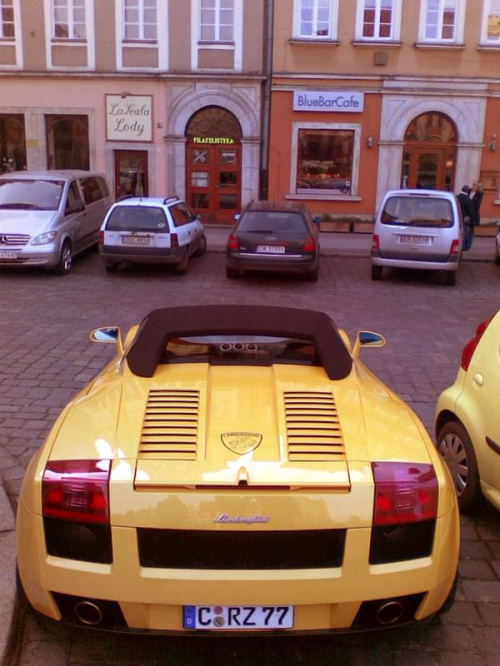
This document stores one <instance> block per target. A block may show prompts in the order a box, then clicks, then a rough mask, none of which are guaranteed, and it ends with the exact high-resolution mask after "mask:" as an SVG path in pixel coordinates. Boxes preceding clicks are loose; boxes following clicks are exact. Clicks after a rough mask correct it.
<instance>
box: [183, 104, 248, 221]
mask: <svg viewBox="0 0 500 666" xmlns="http://www.w3.org/2000/svg"><path fill="white" fill-rule="evenodd" d="M241 136H242V132H241V126H240V124H239V122H238V120H237V119H236V117H235V116H234V115H233V114H232V113H230V112H229V111H227V110H226V109H223V108H221V107H218V106H209V107H205V108H204V109H201V110H200V111H198V112H197V113H195V114H194V115H193V116H192V117H191V119H190V120H189V122H188V124H187V127H186V137H187V153H186V199H187V201H188V203H189V205H190V206H191V208H192V209H193V211H194V212H195V213H197V214H199V215H201V218H202V220H203V222H205V223H207V222H208V223H215V222H217V223H224V224H233V222H234V216H235V214H236V213H237V212H238V211H239V210H240V207H241Z"/></svg>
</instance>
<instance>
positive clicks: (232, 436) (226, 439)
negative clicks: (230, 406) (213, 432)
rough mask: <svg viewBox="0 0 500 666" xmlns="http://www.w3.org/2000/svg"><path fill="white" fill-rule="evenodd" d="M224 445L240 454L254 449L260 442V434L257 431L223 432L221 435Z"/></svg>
mask: <svg viewBox="0 0 500 666" xmlns="http://www.w3.org/2000/svg"><path fill="white" fill-rule="evenodd" d="M221 439H222V443H223V444H224V446H225V447H226V448H227V449H229V450H230V451H232V452H233V453H237V454H238V455H239V456H242V455H243V454H244V453H250V451H254V450H255V449H256V448H257V447H258V446H259V445H260V443H261V442H262V435H259V433H257V432H224V433H222V435H221Z"/></svg>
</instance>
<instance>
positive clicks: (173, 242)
mask: <svg viewBox="0 0 500 666" xmlns="http://www.w3.org/2000/svg"><path fill="white" fill-rule="evenodd" d="M170 247H179V236H178V235H177V234H170Z"/></svg>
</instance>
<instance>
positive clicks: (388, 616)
mask: <svg viewBox="0 0 500 666" xmlns="http://www.w3.org/2000/svg"><path fill="white" fill-rule="evenodd" d="M403 612H404V608H403V604H402V603H401V602H399V601H384V603H383V604H381V605H380V606H379V607H378V608H377V611H376V613H375V618H376V620H377V622H378V623H379V624H381V625H383V626H385V627H386V626H389V625H391V624H395V623H396V622H398V621H399V620H400V619H401V618H402V617H403Z"/></svg>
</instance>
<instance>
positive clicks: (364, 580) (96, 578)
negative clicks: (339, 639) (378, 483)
mask: <svg viewBox="0 0 500 666" xmlns="http://www.w3.org/2000/svg"><path fill="white" fill-rule="evenodd" d="M370 532H371V530H370V528H366V527H362V528H356V529H349V530H347V535H346V545H345V554H344V559H343V563H342V565H341V566H339V567H335V568H325V569H301V570H259V571H255V570H240V571H235V570H231V571H227V570H224V571H221V570H216V571H214V570H204V569H201V570H193V569H190V570H185V569H182V570H180V569H176V570H172V569H152V568H146V567H141V566H140V563H139V557H138V552H137V536H136V530H135V529H133V528H125V527H114V528H113V529H112V539H113V563H112V564H109V565H108V564H94V563H89V562H81V561H74V560H68V559H63V558H57V557H51V556H47V555H46V549H45V541H44V534H43V523H42V520H41V518H40V517H39V516H36V515H34V514H32V513H31V512H29V511H28V510H27V508H26V506H25V505H24V504H23V503H22V502H21V503H20V504H19V509H18V531H17V538H18V561H19V571H20V576H21V580H22V583H23V587H24V589H25V591H26V594H27V596H28V599H29V601H30V602H31V604H32V605H33V606H34V608H35V609H36V610H38V611H39V612H41V613H43V614H44V615H47V616H49V617H51V618H53V619H56V620H60V619H62V616H63V614H64V619H65V620H69V621H71V619H72V618H71V617H68V612H67V609H66V610H65V608H64V605H61V603H60V599H59V597H58V595H59V594H62V595H71V597H70V603H73V604H74V605H75V604H76V603H78V602H79V601H82V600H92V602H94V601H96V602H97V601H98V603H102V604H103V607H104V606H105V605H106V603H107V602H113V603H114V604H115V605H116V609H117V611H118V615H119V616H120V617H121V618H122V626H120V627H107V626H102V627H96V628H108V629H109V628H119V629H120V630H125V631H160V632H165V633H179V634H184V635H189V634H192V633H193V632H192V631H189V630H185V629H183V626H182V609H183V606H184V605H202V606H208V605H220V606H253V605H255V606H259V605H261V606H262V605H263V606H283V605H293V606H294V608H295V622H294V628H293V630H286V633H294V632H297V633H298V632H302V633H303V632H307V633H312V632H330V631H350V630H362V629H373V628H374V626H373V624H374V623H373V621H372V620H369V621H368V626H364V625H363V623H361V625H360V624H359V621H358V622H356V618H357V617H358V618H359V616H360V609H361V608H362V604H363V602H373V601H375V602H378V601H380V603H382V602H386V601H387V600H394V599H399V598H401V597H404V598H407V597H412V598H414V595H419V596H418V600H417V605H416V607H415V608H414V609H413V610H412V613H411V618H409V619H410V620H411V621H414V620H421V619H424V618H426V617H429V616H431V615H433V614H434V613H436V612H437V611H438V610H439V609H440V608H441V607H442V606H443V604H444V602H445V601H446V599H447V597H448V594H449V592H450V590H451V588H452V586H453V582H454V579H455V573H456V569H457V563H458V548H459V524H458V514H457V512H456V511H452V512H450V513H449V514H447V515H446V516H444V517H442V518H440V519H438V520H437V522H436V532H435V539H434V548H433V552H432V554H431V556H429V557H424V558H420V559H417V560H410V561H405V562H396V563H391V564H383V565H369V564H368V554H369V547H370ZM54 595H55V596H54ZM73 597H74V598H76V600H75V602H73ZM56 598H57V599H58V601H59V606H58V603H57V602H56ZM404 603H406V602H404ZM372 605H373V604H372ZM376 605H377V604H375V606H376ZM364 607H365V608H366V607H367V606H366V604H364ZM60 608H62V609H63V613H61V610H60ZM370 608H371V606H370ZM361 614H362V613H361ZM70 615H71V614H70ZM375 627H376V622H375ZM283 631H284V630H282V631H281V635H282V634H283ZM251 632H254V633H261V632H260V631H258V632H256V631H255V630H251ZM217 633H219V632H217ZM231 633H233V634H234V632H231ZM245 633H248V631H246V632H245ZM266 633H267V632H266Z"/></svg>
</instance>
